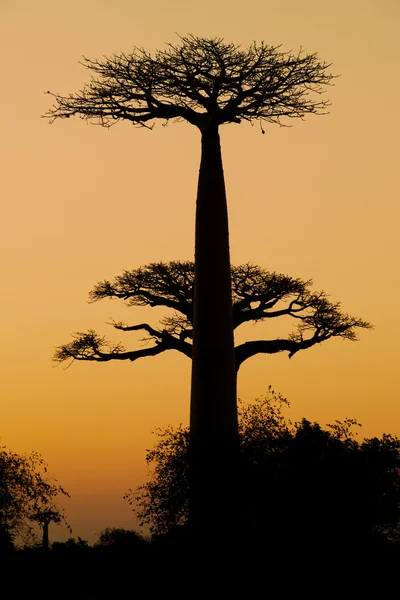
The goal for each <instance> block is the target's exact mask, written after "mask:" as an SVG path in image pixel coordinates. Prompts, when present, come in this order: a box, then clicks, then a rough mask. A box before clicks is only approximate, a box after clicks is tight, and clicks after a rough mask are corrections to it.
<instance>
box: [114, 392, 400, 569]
mask: <svg viewBox="0 0 400 600" xmlns="http://www.w3.org/2000/svg"><path fill="white" fill-rule="evenodd" d="M288 406H289V405H288V402H287V401H286V399H285V398H283V397H282V396H281V395H279V394H276V393H275V392H274V391H273V390H272V389H271V388H269V390H268V393H267V394H266V395H265V396H263V397H262V398H260V399H258V400H256V402H254V403H252V404H248V405H246V406H241V407H240V409H239V431H240V442H241V453H242V461H243V464H244V469H243V470H244V481H245V486H246V496H245V498H244V502H242V504H241V508H240V510H241V512H242V515H243V518H242V519H241V521H242V522H243V523H245V528H244V531H243V538H244V539H245V540H246V552H250V551H251V546H252V545H253V546H254V550H255V551H256V552H257V554H258V553H259V552H260V551H261V548H260V545H261V544H263V546H264V548H263V550H262V551H263V552H264V553H265V554H267V553H268V552H272V553H273V552H276V553H278V554H279V552H280V551H282V550H284V551H285V552H284V556H285V558H288V557H289V555H290V552H293V551H296V552H297V551H300V552H308V551H309V550H310V549H312V548H314V552H315V554H318V553H320V552H335V551H338V549H339V548H341V552H343V551H344V550H345V549H346V547H347V548H348V551H349V552H350V553H351V552H353V551H357V550H358V551H360V550H361V549H362V547H363V545H364V544H365V545H367V546H369V547H371V545H374V543H375V542H376V540H377V539H378V540H379V539H388V538H389V539H393V538H396V537H397V538H398V527H399V524H400V510H399V506H400V470H399V468H398V464H399V458H400V440H399V439H398V438H397V437H395V436H392V435H389V434H383V435H382V436H381V437H380V438H377V437H374V438H369V439H364V440H362V441H358V440H357V439H356V435H357V431H354V428H355V427H360V425H359V423H357V421H356V420H354V419H345V420H344V421H335V422H334V423H333V424H331V425H327V426H326V427H324V428H323V427H321V426H320V425H319V424H318V423H311V422H310V421H308V420H307V419H302V420H301V421H300V422H297V423H292V422H291V421H290V420H289V419H287V418H286V417H285V416H284V413H283V410H282V409H283V408H287V407H288ZM156 434H157V436H158V441H157V443H156V444H155V446H154V447H153V448H152V449H151V450H148V451H147V453H146V462H147V463H148V465H149V467H150V469H151V475H150V478H149V481H148V482H147V483H145V484H143V485H142V486H140V487H139V488H138V489H136V490H129V492H128V493H127V494H126V496H125V498H126V499H127V500H128V501H129V503H130V504H131V505H132V506H133V507H134V510H135V511H136V513H137V515H138V517H139V520H140V522H141V525H142V526H143V525H147V526H150V530H151V532H152V534H153V537H154V538H155V539H157V538H158V537H160V536H167V539H168V538H169V539H174V538H175V539H178V540H179V537H178V535H177V534H178V532H179V531H181V532H184V531H185V526H186V524H187V517H188V505H189V478H188V452H189V430H188V428H185V427H182V426H179V427H177V428H172V427H168V428H166V429H158V430H157V431H156ZM181 537H182V533H181Z"/></svg>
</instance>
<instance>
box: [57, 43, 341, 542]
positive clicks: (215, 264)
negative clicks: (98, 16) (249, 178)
mask: <svg viewBox="0 0 400 600" xmlns="http://www.w3.org/2000/svg"><path fill="white" fill-rule="evenodd" d="M83 65H84V66H85V67H86V68H87V69H88V70H89V71H90V72H91V74H92V79H91V81H90V82H89V83H88V84H87V85H86V86H85V87H84V88H83V89H82V90H81V91H80V92H78V93H76V94H69V95H67V96H63V95H60V94H54V93H51V95H52V96H53V97H54V99H55V104H54V105H53V107H52V108H51V109H50V110H49V111H48V113H47V114H46V115H45V116H46V117H48V118H49V119H50V121H54V120H55V119H65V118H69V117H72V116H75V115H77V116H79V117H81V118H83V119H86V120H88V121H91V122H95V123H99V124H100V125H103V126H104V127H109V126H111V125H113V124H114V123H117V122H118V121H121V120H126V121H130V122H131V123H133V124H134V125H139V126H143V127H149V128H152V126H153V124H154V122H155V121H157V120H161V121H187V122H188V123H190V124H191V125H194V126H195V127H196V128H197V129H198V130H199V132H200V135H201V160H200V172H199V179H198V188H197V201H196V219H195V280H196V285H195V295H194V302H193V349H192V384H191V406H190V432H191V442H190V447H191V451H190V456H191V461H190V464H191V469H190V472H191V474H192V480H191V493H192V497H191V503H190V504H191V508H190V518H189V521H190V523H191V527H192V528H193V531H194V535H195V537H196V532H204V531H209V530H210V529H212V530H215V529H216V528H219V529H220V530H221V529H224V530H225V531H228V530H229V528H230V525H231V522H232V519H233V518H234V515H235V512H236V510H235V507H234V506H233V505H232V504H231V502H230V501H229V498H233V497H236V494H235V493H234V487H235V485H236V484H235V482H236V481H237V473H236V471H237V460H238V455H239V438H238V420H237V406H236V372H235V355H234V340H233V315H232V297H231V281H230V257H229V233H228V212H227V202H226V194H225V182H224V173H223V167H222V156H221V147H220V138H219V127H220V126H221V125H223V124H226V123H241V122H242V121H249V122H252V121H259V122H260V125H261V130H262V131H264V130H263V124H265V123H268V124H269V123H271V124H274V123H275V124H283V122H282V119H283V120H285V119H295V118H303V117H305V116H306V115H307V114H323V113H324V112H325V111H326V107H327V105H328V102H327V101H326V100H324V99H323V98H322V97H321V94H322V93H323V91H324V89H325V86H326V85H327V84H329V83H330V82H331V80H332V77H333V76H332V75H330V74H329V72H328V69H329V65H328V64H327V63H325V62H321V61H320V60H319V58H318V56H317V55H316V54H306V53H304V52H302V51H300V52H299V53H297V54H292V53H290V52H283V51H281V49H280V47H279V46H269V45H267V44H265V43H261V44H256V43H253V44H251V45H250V47H249V48H247V49H246V50H242V49H241V48H240V47H239V46H237V45H235V44H232V43H225V42H224V41H223V40H222V39H219V38H200V37H196V36H193V35H189V36H185V37H181V38H180V44H178V45H172V44H170V45H168V46H167V48H166V49H165V50H160V51H157V52H156V53H155V54H154V55H151V54H150V53H148V52H147V51H146V50H144V49H141V48H135V49H134V50H133V52H132V53H129V54H127V53H121V54H119V55H113V56H110V57H106V58H104V59H102V60H98V59H95V60H91V59H88V58H84V60H83ZM49 93H50V92H49ZM210 490H213V491H212V492H211V491H210ZM216 504H217V505H218V506H219V509H218V510H215V505H216ZM216 515H217V516H216ZM215 516H216V518H215Z"/></svg>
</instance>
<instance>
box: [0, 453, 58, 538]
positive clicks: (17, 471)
mask: <svg viewBox="0 0 400 600" xmlns="http://www.w3.org/2000/svg"><path fill="white" fill-rule="evenodd" d="M46 472H47V466H46V464H45V462H44V460H43V458H42V457H41V456H40V455H39V454H38V453H37V452H32V453H31V454H17V453H15V452H11V451H10V450H7V448H6V447H4V446H3V447H2V448H0V537H2V538H3V541H4V540H7V539H8V540H10V541H11V540H13V539H14V538H15V537H17V536H19V537H21V538H22V539H26V538H29V537H30V536H32V533H33V530H32V525H31V524H32V523H33V522H36V523H38V524H39V525H40V526H43V524H44V523H49V522H50V521H52V522H55V523H60V522H61V521H64V522H65V523H66V521H65V517H64V513H63V510H62V509H61V508H60V507H59V506H58V505H57V503H56V501H57V499H58V498H59V497H60V496H69V495H68V493H67V492H66V491H65V490H64V488H63V487H61V486H60V485H59V484H58V482H57V481H55V480H51V479H49V478H48V477H47V476H46Z"/></svg>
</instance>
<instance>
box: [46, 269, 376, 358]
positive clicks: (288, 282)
mask: <svg viewBox="0 0 400 600" xmlns="http://www.w3.org/2000/svg"><path fill="white" fill-rule="evenodd" d="M311 284H312V281H311V280H305V281H303V280H301V279H293V278H291V277H289V276H287V275H282V274H279V273H271V272H269V271H266V270H265V269H262V268H261V267H258V266H256V265H252V264H250V263H247V264H245V265H240V266H238V267H232V298H233V313H234V326H235V327H238V326H239V325H241V324H242V323H246V322H249V321H254V322H259V321H263V320H264V319H271V318H278V317H280V316H288V317H291V318H293V319H294V322H295V323H296V328H295V330H294V331H293V332H292V333H290V334H289V335H288V337H287V339H276V340H259V341H255V342H247V343H245V344H241V345H240V346H238V347H237V348H236V350H235V352H236V368H237V369H239V367H240V365H241V364H242V363H243V362H244V361H245V360H246V359H247V358H250V357H251V356H254V355H255V354H259V353H264V354H274V353H276V352H288V354H289V358H290V357H291V356H293V355H294V354H295V353H296V352H299V350H304V349H306V348H310V347H311V346H313V345H314V344H318V343H321V342H323V341H326V340H328V339H330V338H331V337H341V338H343V339H348V340H351V341H355V340H356V339H357V336H356V330H357V329H359V328H361V329H371V325H370V324H369V323H368V322H367V321H364V320H362V319H359V318H356V317H351V316H349V315H347V314H344V313H343V312H342V311H341V310H340V304H339V303H332V302H330V301H329V300H328V298H327V297H326V294H325V293H324V292H311V291H310V286H311ZM193 286H194V265H193V263H191V262H177V261H175V262H170V263H151V264H149V265H146V266H144V267H140V268H139V269H135V270H133V271H124V272H123V274H122V275H121V276H119V277H116V278H115V279H114V280H113V282H109V281H104V282H101V283H98V284H97V285H96V286H95V288H94V289H93V290H92V292H91V293H90V298H91V300H92V301H93V302H95V301H97V300H100V299H103V298H120V299H122V300H125V301H126V303H127V305H128V306H153V307H154V306H165V307H167V308H171V309H173V310H174V313H173V314H172V315H170V316H165V317H164V318H162V319H161V320H160V322H159V325H158V327H152V326H151V325H149V324H148V323H139V324H135V325H126V324H125V323H123V322H122V321H119V322H115V321H113V322H112V323H111V325H112V326H113V327H114V328H115V329H117V330H119V331H123V332H134V331H144V332H146V333H147V337H144V338H142V339H141V340H140V341H142V342H145V343H146V345H148V344H149V343H152V344H153V345H152V346H147V347H146V348H142V349H139V350H133V351H126V350H125V348H124V347H123V346H122V345H121V344H114V345H112V344H109V343H108V342H107V341H106V340H105V338H103V337H101V336H99V335H97V334H96V333H95V332H94V331H93V330H89V331H88V332H87V333H77V334H75V335H74V336H73V337H74V339H73V341H72V342H70V343H69V344H64V345H62V346H59V347H58V348H57V349H56V352H55V355H54V360H56V361H57V362H62V361H64V360H70V359H75V360H87V361H98V362H101V361H110V360H131V361H132V360H136V359H138V358H141V357H145V356H155V355H156V354H160V353H161V352H164V351H165V350H178V351H179V352H181V353H182V354H184V355H185V356H187V357H189V358H191V356H192V343H191V340H192V339H193V327H192V322H191V319H192V304H193Z"/></svg>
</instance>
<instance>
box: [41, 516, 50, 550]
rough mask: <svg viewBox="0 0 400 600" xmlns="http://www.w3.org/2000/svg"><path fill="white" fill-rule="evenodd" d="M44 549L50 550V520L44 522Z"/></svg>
mask: <svg viewBox="0 0 400 600" xmlns="http://www.w3.org/2000/svg"><path fill="white" fill-rule="evenodd" d="M42 527H43V535H42V549H43V550H44V551H45V552H47V551H48V550H49V547H50V546H49V522H48V521H44V522H43V525H42Z"/></svg>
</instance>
